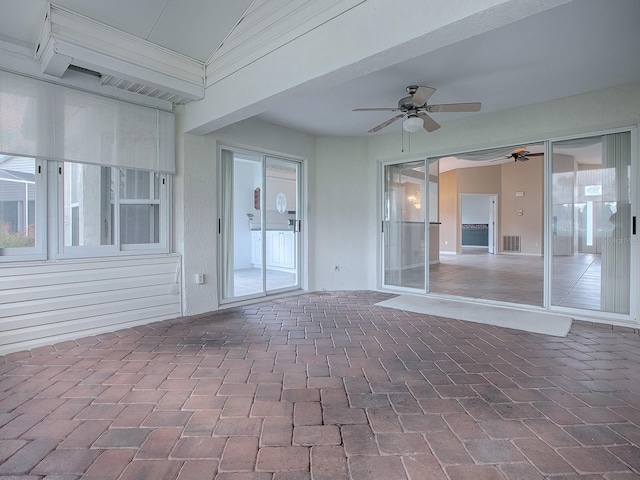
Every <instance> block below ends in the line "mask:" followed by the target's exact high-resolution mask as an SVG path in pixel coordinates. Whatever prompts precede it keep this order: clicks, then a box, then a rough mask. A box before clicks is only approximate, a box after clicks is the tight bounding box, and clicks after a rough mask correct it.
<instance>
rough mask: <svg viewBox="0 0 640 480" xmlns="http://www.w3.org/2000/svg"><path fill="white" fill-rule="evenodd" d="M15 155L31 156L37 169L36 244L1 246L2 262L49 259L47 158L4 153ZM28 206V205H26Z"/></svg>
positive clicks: (0, 261)
mask: <svg viewBox="0 0 640 480" xmlns="http://www.w3.org/2000/svg"><path fill="white" fill-rule="evenodd" d="M0 154H2V155H11V156H14V157H23V158H31V159H33V161H34V171H35V179H36V180H35V196H36V200H35V214H34V217H35V218H34V221H35V246H33V247H7V248H2V247H0V263H5V262H28V261H39V260H46V259H47V235H48V225H47V164H48V162H47V161H46V160H41V159H38V158H34V157H30V156H26V155H15V154H9V153H2V152H0ZM26 208H28V205H27V206H26Z"/></svg>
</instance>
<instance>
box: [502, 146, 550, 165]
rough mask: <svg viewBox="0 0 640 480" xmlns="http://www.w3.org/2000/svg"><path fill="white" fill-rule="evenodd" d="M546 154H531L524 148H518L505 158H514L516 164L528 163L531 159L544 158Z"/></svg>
mask: <svg viewBox="0 0 640 480" xmlns="http://www.w3.org/2000/svg"><path fill="white" fill-rule="evenodd" d="M543 155H544V153H531V152H530V151H529V150H526V149H525V148H524V147H520V148H516V149H515V150H514V151H513V152H511V153H510V154H509V155H507V156H506V157H505V158H513V160H514V161H516V162H526V161H527V160H529V157H540V156H543Z"/></svg>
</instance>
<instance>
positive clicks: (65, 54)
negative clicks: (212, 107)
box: [35, 4, 204, 103]
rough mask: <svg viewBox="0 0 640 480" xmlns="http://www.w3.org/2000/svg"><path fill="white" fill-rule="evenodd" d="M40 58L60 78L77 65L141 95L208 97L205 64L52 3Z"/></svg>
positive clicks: (48, 71) (38, 51) (44, 69)
mask: <svg viewBox="0 0 640 480" xmlns="http://www.w3.org/2000/svg"><path fill="white" fill-rule="evenodd" d="M35 57H36V60H38V61H40V62H41V67H42V72H43V73H45V74H48V75H53V76H55V77H58V78H60V77H61V76H62V75H63V74H64V73H65V71H66V70H67V67H68V66H69V65H75V66H78V67H81V68H84V69H88V70H91V71H95V72H98V73H99V74H101V75H103V76H108V77H109V78H107V80H106V82H105V85H108V86H113V87H114V88H121V89H124V90H127V91H136V90H133V89H132V85H134V86H135V88H136V89H137V91H136V93H142V94H144V95H148V96H152V97H153V98H167V97H170V98H172V99H173V101H174V102H175V103H187V102H189V101H191V100H199V99H202V98H203V97H204V85H203V78H204V65H203V64H202V63H201V62H199V61H197V60H194V59H192V58H189V57H187V56H185V55H182V54H179V53H176V52H173V51H171V50H169V49H167V48H164V47H161V46H158V45H156V44H153V43H151V42H149V41H147V40H144V39H140V38H138V37H135V36H133V35H131V34H128V33H126V32H122V31H120V30H117V29H115V28H113V27H110V26H108V25H105V24H103V23H100V22H97V21H95V20H92V19H90V18H87V17H84V16H82V15H79V14H77V13H74V12H71V11H70V10H66V9H64V8H62V7H59V6H57V5H55V4H50V5H49V9H48V11H47V14H46V16H45V20H44V24H43V26H42V31H41V34H40V39H39V41H38V45H37V46H36V52H35ZM118 80H122V82H119V81H118ZM142 87H149V88H148V89H144V88H142Z"/></svg>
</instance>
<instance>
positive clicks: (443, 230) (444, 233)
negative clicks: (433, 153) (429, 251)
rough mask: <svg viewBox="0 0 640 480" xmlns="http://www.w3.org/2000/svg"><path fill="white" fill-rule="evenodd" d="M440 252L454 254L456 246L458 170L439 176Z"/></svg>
mask: <svg viewBox="0 0 640 480" xmlns="http://www.w3.org/2000/svg"><path fill="white" fill-rule="evenodd" d="M439 189H440V217H439V221H440V252H442V253H456V251H457V249H456V245H457V244H458V223H457V222H458V220H457V219H458V210H459V208H458V202H459V195H458V170H449V171H448V172H443V173H441V174H440V185H439Z"/></svg>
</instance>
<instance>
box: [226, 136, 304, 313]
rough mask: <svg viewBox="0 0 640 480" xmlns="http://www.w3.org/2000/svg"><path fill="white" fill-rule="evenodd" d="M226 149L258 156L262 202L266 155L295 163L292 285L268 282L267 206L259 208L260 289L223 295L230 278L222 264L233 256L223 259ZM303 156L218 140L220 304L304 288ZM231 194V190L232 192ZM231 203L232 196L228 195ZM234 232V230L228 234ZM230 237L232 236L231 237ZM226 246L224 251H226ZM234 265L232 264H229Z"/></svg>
mask: <svg viewBox="0 0 640 480" xmlns="http://www.w3.org/2000/svg"><path fill="white" fill-rule="evenodd" d="M223 150H227V151H230V152H232V153H234V154H245V155H249V156H253V157H258V158H260V165H261V184H260V197H259V202H260V205H261V206H264V205H266V202H265V200H266V195H267V189H266V177H267V172H266V166H267V163H268V159H275V160H282V161H284V162H291V163H295V164H296V179H295V183H296V187H295V195H296V213H295V224H294V227H293V228H294V244H295V246H294V248H295V253H294V261H295V266H296V267H295V270H296V272H295V285H291V286H286V287H282V288H277V289H269V288H268V284H267V268H266V259H267V251H266V248H267V245H266V244H267V242H266V236H265V233H266V231H267V225H266V216H267V214H266V210H267V209H266V208H261V209H260V233H261V259H260V261H261V273H262V275H261V278H262V290H261V291H260V292H258V293H253V294H248V295H243V296H235V294H234V295H232V296H231V297H229V298H225V296H224V292H225V285H226V284H227V283H228V282H229V279H228V278H226V276H227V275H226V274H225V270H228V267H227V268H226V269H225V268H223V265H224V264H225V262H226V261H230V262H231V264H232V265H233V258H231V259H226V260H225V258H224V255H225V248H224V239H223V237H224V236H225V235H228V233H227V232H223V227H224V225H225V223H226V222H225V221H224V217H223V215H225V212H224V211H223V207H224V205H225V202H226V200H225V198H224V197H225V194H226V191H225V189H224V188H223V182H224V178H223V175H222V172H223V165H222V164H223V159H222V151H223ZM304 166H305V159H304V158H300V157H294V156H291V155H286V154H282V153H280V152H274V151H270V150H262V149H254V148H251V147H246V146H237V145H234V144H232V143H228V142H225V143H218V145H217V162H216V172H217V182H216V188H217V196H218V210H217V212H216V214H217V217H218V221H217V225H216V230H217V231H216V234H217V235H216V237H217V248H216V251H217V254H216V262H217V267H218V268H217V270H218V275H217V277H218V279H217V280H218V289H217V294H218V304H219V305H231V304H242V303H248V302H251V301H255V300H256V299H261V298H265V297H269V296H272V295H277V294H281V293H287V292H294V291H297V290H301V289H303V288H305V286H306V281H305V276H304V275H305V273H304V272H305V268H304V266H305V265H306V248H305V245H306V243H307V242H306V234H305V232H306V231H307V229H306V227H307V226H306V215H305V212H306V202H305V198H306V197H305V192H306V189H305V188H304V182H305V178H306V177H305V170H304ZM232 196H233V194H232ZM231 202H232V205H233V199H231ZM231 235H233V233H232V234H231ZM231 238H233V236H232V237H231ZM228 253H229V252H228V250H227V254H228ZM231 254H232V255H233V249H231ZM231 268H233V266H232V267H231Z"/></svg>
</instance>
